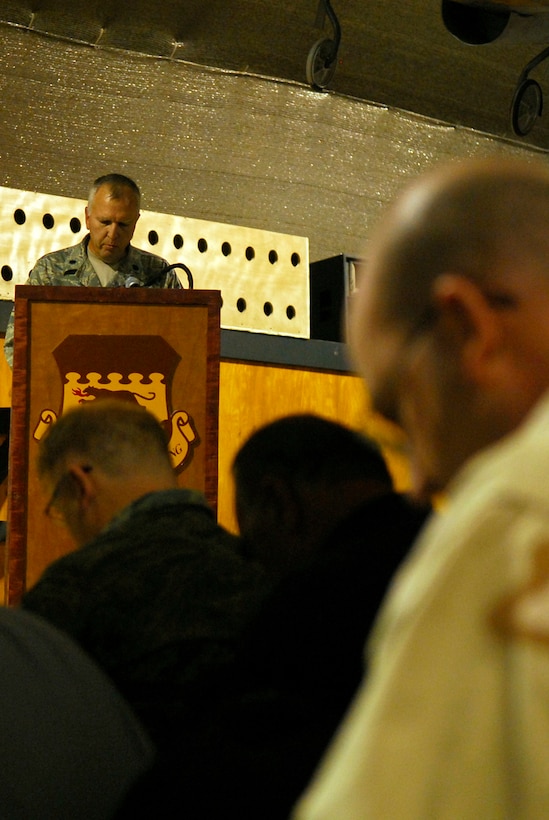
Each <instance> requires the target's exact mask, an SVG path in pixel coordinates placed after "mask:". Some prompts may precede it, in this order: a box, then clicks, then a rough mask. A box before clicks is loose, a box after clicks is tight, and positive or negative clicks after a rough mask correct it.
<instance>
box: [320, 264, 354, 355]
mask: <svg viewBox="0 0 549 820" xmlns="http://www.w3.org/2000/svg"><path fill="white" fill-rule="evenodd" d="M357 261H358V260H357V259H356V258H354V257H352V256H347V255H346V254H343V253H340V254H338V255H337V256H330V257H329V258H328V259H320V260H319V261H318V262H311V263H310V265H309V298H310V317H309V319H310V337H311V339H324V340H325V341H328V342H343V341H345V338H344V337H345V323H346V319H347V302H348V299H349V295H350V294H351V293H352V291H353V290H354V289H355V264H356V262H357Z"/></svg>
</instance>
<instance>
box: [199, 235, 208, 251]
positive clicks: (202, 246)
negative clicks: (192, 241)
mask: <svg viewBox="0 0 549 820" xmlns="http://www.w3.org/2000/svg"><path fill="white" fill-rule="evenodd" d="M197 247H198V250H199V251H200V253H206V251H207V250H208V243H207V242H206V240H205V239H204V237H202V238H201V239H199V240H198V242H197Z"/></svg>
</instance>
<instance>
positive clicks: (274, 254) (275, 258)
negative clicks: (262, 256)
mask: <svg viewBox="0 0 549 820" xmlns="http://www.w3.org/2000/svg"><path fill="white" fill-rule="evenodd" d="M269 262H270V263H271V265H274V264H276V262H278V254H277V252H276V251H275V250H272V251H269Z"/></svg>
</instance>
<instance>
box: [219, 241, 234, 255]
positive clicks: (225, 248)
mask: <svg viewBox="0 0 549 820" xmlns="http://www.w3.org/2000/svg"><path fill="white" fill-rule="evenodd" d="M232 250H233V249H232V248H231V243H230V242H223V244H222V245H221V253H222V254H223V256H230V255H231V253H232Z"/></svg>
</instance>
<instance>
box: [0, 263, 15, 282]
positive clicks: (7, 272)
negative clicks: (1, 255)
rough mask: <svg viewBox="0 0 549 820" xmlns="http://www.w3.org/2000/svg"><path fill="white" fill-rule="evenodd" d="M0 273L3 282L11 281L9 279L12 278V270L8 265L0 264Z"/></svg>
mask: <svg viewBox="0 0 549 820" xmlns="http://www.w3.org/2000/svg"><path fill="white" fill-rule="evenodd" d="M0 274H1V275H2V279H3V280H4V282H11V280H12V279H13V271H12V269H11V268H10V266H9V265H2V269H1V271H0Z"/></svg>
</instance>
